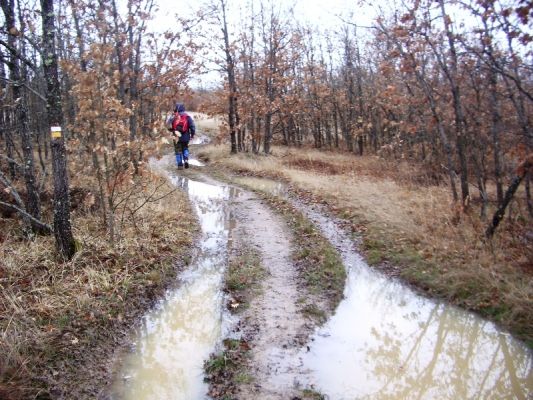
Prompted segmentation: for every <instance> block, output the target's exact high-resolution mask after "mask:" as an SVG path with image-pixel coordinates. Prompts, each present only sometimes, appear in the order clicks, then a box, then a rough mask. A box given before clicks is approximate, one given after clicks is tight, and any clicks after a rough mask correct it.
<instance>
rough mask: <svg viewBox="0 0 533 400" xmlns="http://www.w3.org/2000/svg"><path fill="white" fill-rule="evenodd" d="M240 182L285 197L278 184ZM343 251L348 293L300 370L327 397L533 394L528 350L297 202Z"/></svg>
mask: <svg viewBox="0 0 533 400" xmlns="http://www.w3.org/2000/svg"><path fill="white" fill-rule="evenodd" d="M239 183H241V184H244V185H247V186H250V187H252V188H255V189H259V190H263V191H266V192H269V193H271V194H274V195H283V193H284V189H283V188H282V187H280V185H279V183H277V182H274V181H270V180H266V179H257V178H242V179H240V180H239ZM297 206H298V207H299V208H301V209H302V210H304V213H305V214H306V215H307V217H308V218H309V219H311V220H312V221H313V222H314V223H315V224H316V225H317V226H319V227H320V229H321V231H322V234H323V235H324V236H325V237H326V238H328V239H329V240H330V241H331V243H332V244H333V245H334V246H335V247H336V248H337V249H339V250H340V253H341V256H342V259H343V263H344V265H345V266H346V268H347V272H348V276H347V281H346V288H345V291H344V296H345V298H344V300H343V301H342V302H341V303H340V304H339V306H338V308H337V310H336V311H335V314H334V315H333V316H332V317H331V318H330V320H329V321H328V322H327V323H326V324H325V325H324V326H323V327H322V328H320V329H319V330H318V331H317V332H316V333H315V335H314V336H313V337H312V340H311V342H310V343H309V344H308V347H307V346H305V347H304V350H302V352H301V354H300V357H301V366H302V369H303V370H304V371H305V373H304V375H303V377H302V378H301V382H300V383H301V384H302V385H304V386H306V385H307V386H313V387H314V388H315V389H316V390H318V391H319V392H320V393H322V394H324V395H327V396H328V397H327V398H328V399H332V400H333V399H335V400H348V399H349V400H353V399H378V400H381V399H394V400H399V399H439V400H440V399H454V400H455V399H461V400H462V399H531V398H532V396H533V372H532V366H533V356H532V354H531V351H529V350H528V349H527V347H526V346H525V345H524V344H522V343H521V342H519V341H517V340H514V339H513V338H512V337H511V336H510V335H509V334H507V333H504V332H502V331H501V330H500V329H498V328H497V327H496V326H495V325H494V324H492V323H491V322H488V321H486V320H483V319H481V318H479V317H478V316H476V315H475V314H473V313H470V312H466V311H464V310H461V309H458V308H456V307H453V306H450V305H447V304H445V303H443V302H438V301H434V300H431V299H428V298H425V297H421V296H419V295H417V294H416V293H414V292H413V291H412V290H411V289H409V288H408V287H406V286H405V285H403V284H401V283H400V282H398V281H397V280H395V279H391V278H388V277H386V276H384V275H382V274H380V273H378V272H376V271H375V270H372V269H371V268H370V267H368V265H367V264H366V263H365V262H364V261H363V259H362V258H361V257H360V255H359V254H358V253H357V252H356V251H355V250H354V248H353V241H352V240H351V239H350V238H349V237H347V236H346V235H344V234H343V233H342V232H341V231H339V229H338V228H337V226H336V225H335V223H334V222H333V221H332V220H331V219H329V218H325V217H324V216H323V215H322V214H321V213H320V212H317V211H315V210H312V209H310V208H309V207H305V206H304V205H302V204H299V205H297Z"/></svg>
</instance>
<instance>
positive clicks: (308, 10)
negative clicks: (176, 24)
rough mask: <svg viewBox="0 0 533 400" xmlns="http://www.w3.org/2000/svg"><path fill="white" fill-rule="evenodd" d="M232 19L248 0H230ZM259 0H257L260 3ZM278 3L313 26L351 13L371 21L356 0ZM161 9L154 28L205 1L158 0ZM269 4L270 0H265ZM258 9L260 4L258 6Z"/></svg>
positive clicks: (334, 21) (336, 22)
mask: <svg viewBox="0 0 533 400" xmlns="http://www.w3.org/2000/svg"><path fill="white" fill-rule="evenodd" d="M214 1H218V0H214ZM227 2H228V9H229V15H228V18H229V20H230V21H232V20H233V22H236V21H237V20H238V18H239V15H240V13H239V8H242V9H245V8H246V5H247V4H248V3H249V0H227ZM259 2H260V0H256V4H259ZM273 2H274V4H275V5H283V7H288V6H290V5H291V4H293V5H294V11H295V13H294V14H295V17H296V18H297V19H298V20H299V21H300V22H308V23H310V24H311V25H315V26H316V25H320V26H323V27H326V28H334V27H335V26H337V25H339V24H340V19H339V17H338V15H344V16H348V15H350V14H352V17H351V18H350V21H353V22H357V24H360V25H368V24H369V23H370V22H371V20H372V15H373V13H372V10H371V8H370V7H365V8H364V9H362V8H360V7H358V6H357V1H356V0H293V1H279V0H278V1H273ZM156 3H157V4H158V5H159V8H160V9H159V11H158V13H157V14H156V18H155V19H154V20H153V21H152V22H151V26H152V27H153V28H154V29H158V30H165V29H168V28H171V27H172V26H173V21H174V14H175V13H181V12H184V13H191V12H195V11H196V10H197V9H198V8H199V7H200V5H201V4H202V3H204V2H193V1H185V0H156ZM264 3H265V4H268V0H266V1H264ZM256 9H258V7H256Z"/></svg>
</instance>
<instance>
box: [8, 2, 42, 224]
mask: <svg viewBox="0 0 533 400" xmlns="http://www.w3.org/2000/svg"><path fill="white" fill-rule="evenodd" d="M1 5H2V9H3V11H4V15H5V18H6V26H7V29H8V32H9V33H8V44H9V46H10V47H11V48H13V49H16V33H17V32H18V31H17V29H16V26H15V4H14V1H10V2H9V3H8V1H7V0H2V2H1ZM9 70H10V78H11V81H13V101H14V102H15V116H16V117H15V118H16V122H17V127H16V128H17V129H18V131H19V132H20V138H21V144H22V154H23V158H24V182H25V184H26V192H27V193H26V194H27V200H26V210H27V211H28V213H29V214H30V215H31V216H32V217H33V218H34V219H36V220H39V221H40V220H41V203H40V199H39V193H38V191H37V185H36V182H35V181H36V179H35V161H34V157H33V144H32V139H31V134H30V128H29V123H28V109H27V104H26V94H25V93H24V89H23V88H22V82H23V78H25V77H22V76H21V73H20V63H19V60H18V58H17V56H16V55H15V54H13V53H12V54H11V60H10V63H9ZM31 229H32V230H33V231H34V232H42V230H41V229H40V226H39V225H36V224H32V228H31Z"/></svg>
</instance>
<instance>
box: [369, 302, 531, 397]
mask: <svg viewBox="0 0 533 400" xmlns="http://www.w3.org/2000/svg"><path fill="white" fill-rule="evenodd" d="M391 310H394V308H391ZM423 314H426V315H427V316H426V317H425V320H422V317H423ZM403 318H404V319H415V320H418V321H419V324H418V325H419V327H420V329H419V330H418V331H417V332H416V333H413V334H412V335H410V336H407V335H406V334H405V332H401V331H400V329H398V328H397V326H396V325H395V324H394V323H391V322H387V323H386V325H385V326H383V327H379V328H378V329H379V330H378V329H376V328H373V329H372V335H373V336H374V338H375V339H376V342H377V344H375V345H374V347H370V348H368V349H367V351H366V363H367V364H368V365H374V367H373V369H372V375H373V376H369V378H370V379H372V380H375V381H379V382H382V386H381V387H380V388H379V389H378V390H377V391H375V392H373V393H372V394H370V395H368V396H367V398H379V399H424V398H439V399H441V398H449V399H480V398H483V399H500V398H510V396H511V398H513V399H526V396H527V393H528V392H529V391H531V390H532V389H533V387H532V380H531V378H532V373H531V359H530V355H529V354H527V353H526V354H524V353H522V352H521V351H520V349H519V347H518V346H517V345H514V344H513V343H512V342H511V341H510V339H509V337H508V336H507V335H504V334H501V333H499V332H497V331H495V330H493V329H492V328H491V327H490V326H488V324H489V323H488V322H487V321H483V320H481V319H479V318H477V317H476V316H474V315H472V314H466V313H463V312H461V311H459V310H457V309H455V308H453V307H449V306H445V305H443V304H435V305H434V306H433V307H432V309H431V310H430V311H429V312H427V313H425V312H424V313H421V312H417V313H411V314H409V315H406V316H403ZM370 346H372V345H370Z"/></svg>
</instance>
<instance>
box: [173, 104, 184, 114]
mask: <svg viewBox="0 0 533 400" xmlns="http://www.w3.org/2000/svg"><path fill="white" fill-rule="evenodd" d="M184 111H185V105H183V103H176V107H175V108H174V112H184Z"/></svg>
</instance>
